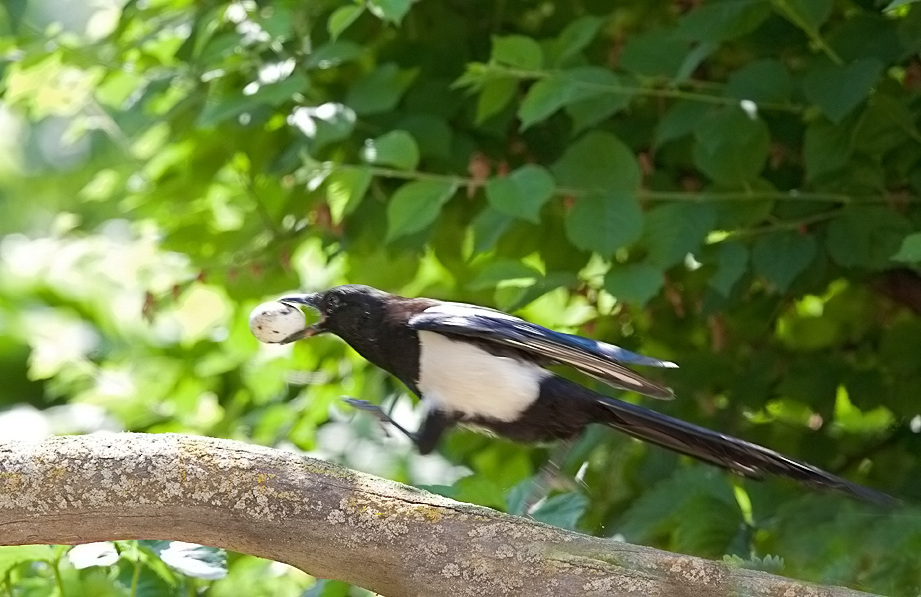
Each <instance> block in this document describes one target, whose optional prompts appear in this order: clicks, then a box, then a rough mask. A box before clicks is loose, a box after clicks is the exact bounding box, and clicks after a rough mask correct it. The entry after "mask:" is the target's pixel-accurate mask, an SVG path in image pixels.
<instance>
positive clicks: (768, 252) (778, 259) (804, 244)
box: [752, 232, 819, 292]
mask: <svg viewBox="0 0 921 597" xmlns="http://www.w3.org/2000/svg"><path fill="white" fill-rule="evenodd" d="M818 250H819V243H818V242H816V239H815V237H813V236H811V235H808V234H799V233H798V232H779V233H776V234H769V235H767V236H762V237H761V238H759V239H758V240H757V242H755V245H754V247H752V266H753V267H754V269H755V271H756V272H758V273H759V274H761V275H762V276H764V277H765V278H767V279H768V281H770V282H771V283H773V284H774V285H775V286H776V287H777V289H778V290H779V291H780V292H784V291H786V290H787V288H788V287H789V286H790V283H791V282H792V281H793V280H794V278H796V276H797V275H798V274H799V273H801V272H802V271H803V270H805V269H806V267H807V266H808V265H809V264H810V263H812V260H813V259H815V256H816V254H817V253H818Z"/></svg>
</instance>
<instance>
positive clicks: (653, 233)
mask: <svg viewBox="0 0 921 597" xmlns="http://www.w3.org/2000/svg"><path fill="white" fill-rule="evenodd" d="M715 222H716V211H715V209H714V208H713V206H712V205H711V204H709V203H700V204H688V203H671V204H667V205H660V206H658V207H655V208H653V209H651V210H649V212H648V213H647V214H646V226H645V227H644V229H643V245H644V246H645V247H646V248H647V250H648V251H649V260H650V261H651V262H652V263H653V264H655V265H657V266H659V267H660V268H663V269H665V268H668V267H671V266H672V265H674V264H675V263H678V262H679V261H681V260H683V259H684V258H685V256H687V254H688V253H695V252H696V251H697V250H698V249H699V248H700V246H701V244H702V243H703V241H704V238H706V236H707V234H708V233H709V232H710V230H712V228H713V225H714V223H715Z"/></svg>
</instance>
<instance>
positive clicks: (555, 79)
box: [518, 66, 624, 130]
mask: <svg viewBox="0 0 921 597" xmlns="http://www.w3.org/2000/svg"><path fill="white" fill-rule="evenodd" d="M619 87H620V79H619V78H618V77H617V75H615V74H614V73H612V72H611V71H609V70H607V69H604V68H600V67H597V66H581V67H577V68H574V69H570V70H567V71H563V72H560V73H555V74H552V75H550V76H548V77H545V78H543V79H540V80H539V81H537V82H536V83H534V84H533V85H531V88H530V89H528V92H527V93H526V94H525V96H524V99H523V100H522V102H521V106H520V107H519V108H518V118H519V119H520V120H521V129H522V130H525V129H527V128H528V127H530V126H531V125H532V124H534V123H536V122H540V121H541V120H544V119H546V118H547V117H548V116H550V115H551V114H553V113H554V112H556V111H557V110H559V109H560V108H562V107H563V106H565V105H567V104H571V103H574V102H578V101H580V100H584V99H587V98H591V97H595V96H598V95H602V94H609V93H610V94H615V95H618V94H621V93H624V92H621V91H618V88H619Z"/></svg>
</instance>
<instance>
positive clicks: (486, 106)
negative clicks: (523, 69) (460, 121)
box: [476, 77, 518, 124]
mask: <svg viewBox="0 0 921 597" xmlns="http://www.w3.org/2000/svg"><path fill="white" fill-rule="evenodd" d="M516 91H518V80H517V79H513V78H511V77H499V78H495V79H490V80H488V81H486V82H485V83H483V86H482V87H481V88H480V96H479V97H478V98H477V104H476V122H477V124H482V123H483V121H485V120H486V119H487V118H489V117H490V116H495V115H496V114H498V113H499V112H500V111H502V109H503V108H505V107H506V106H507V105H508V104H509V102H510V101H512V98H514V97H515V92H516Z"/></svg>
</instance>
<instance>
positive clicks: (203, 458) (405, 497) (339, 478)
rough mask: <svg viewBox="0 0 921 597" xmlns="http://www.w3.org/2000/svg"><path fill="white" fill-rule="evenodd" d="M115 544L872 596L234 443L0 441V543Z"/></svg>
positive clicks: (432, 589) (393, 582) (474, 576)
mask: <svg viewBox="0 0 921 597" xmlns="http://www.w3.org/2000/svg"><path fill="white" fill-rule="evenodd" d="M113 539H172V540H182V541H189V542H193V543H200V544H205V545H211V546H216V547H224V548H226V549H230V550H233V551H238V552H243V553H249V554H253V555H257V556H261V557H264V558H270V559H273V560H277V561H280V562H286V563H288V564H291V565H293V566H296V567H297V568H300V569H301V570H304V571H305V572H307V573H309V574H311V575H314V576H317V577H322V578H336V579H340V580H344V581H348V582H350V583H353V584H356V585H359V586H362V587H366V588H368V589H371V590H373V591H376V592H378V593H381V594H383V595H387V596H389V597H403V596H416V595H418V596H426V597H431V596H440V595H452V596H455V595H456V596H463V595H473V596H477V597H484V596H490V597H492V596H499V595H529V596H530V595H534V596H538V595H548V596H549V595H553V596H556V597H561V596H562V597H565V596H568V595H578V596H580V597H582V596H590V595H599V596H600V595H604V596H606V597H610V596H619V595H631V596H637V595H642V596H650V595H652V596H654V595H663V596H665V595H668V596H683V595H687V596H692V595H693V596H696V597H709V596H723V595H752V596H755V595H765V596H767V595H783V596H788V597H795V596H800V595H802V596H806V595H809V596H811V597H819V596H827V597H843V596H849V597H853V596H857V595H866V593H858V592H856V591H851V590H848V589H841V588H832V587H818V586H814V585H809V584H805V583H800V582H796V581H792V580H788V579H785V578H781V577H778V576H773V575H770V574H765V573H762V572H756V571H751V570H746V569H741V568H734V567H729V566H727V565H725V564H723V563H721V562H714V561H709V560H703V559H700V558H694V557H689V556H683V555H677V554H672V553H668V552H663V551H659V550H655V549H651V548H646V547H640V546H635V545H629V544H627V543H623V542H617V541H611V540H608V539H599V538H596V537H589V536H586V535H580V534H578V533H573V532H569V531H565V530H561V529H557V528H554V527H550V526H547V525H544V524H540V523H537V522H534V521H531V520H527V519H525V518H519V517H515V516H509V515H506V514H502V513H499V512H496V511H494V510H490V509H488V508H482V507H479V506H472V505H468V504H462V503H459V502H455V501H453V500H450V499H447V498H443V497H439V496H436V495H432V494H429V493H426V492H424V491H421V490H418V489H414V488H412V487H409V486H406V485H401V484H399V483H394V482H391V481H387V480H384V479H379V478H376V477H371V476H369V475H364V474H361V473H357V472H354V471H350V470H348V469H344V468H341V467H339V466H336V465H333V464H330V463H328V462H323V461H319V460H314V459H311V458H306V457H304V456H300V455H297V454H293V453H289V452H283V451H280V450H273V449H269V448H264V447H259V446H251V445H247V444H243V443H240V442H234V441H228V440H218V439H210V438H203V437H191V436H184V435H172V434H167V435H145V434H97V435H90V436H70V437H56V438H50V439H48V440H45V441H42V442H37V443H26V442H10V443H5V444H0V544H2V545H22V544H29V543H39V544H43V543H56V544H76V543H86V542H91V541H103V540H113Z"/></svg>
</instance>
